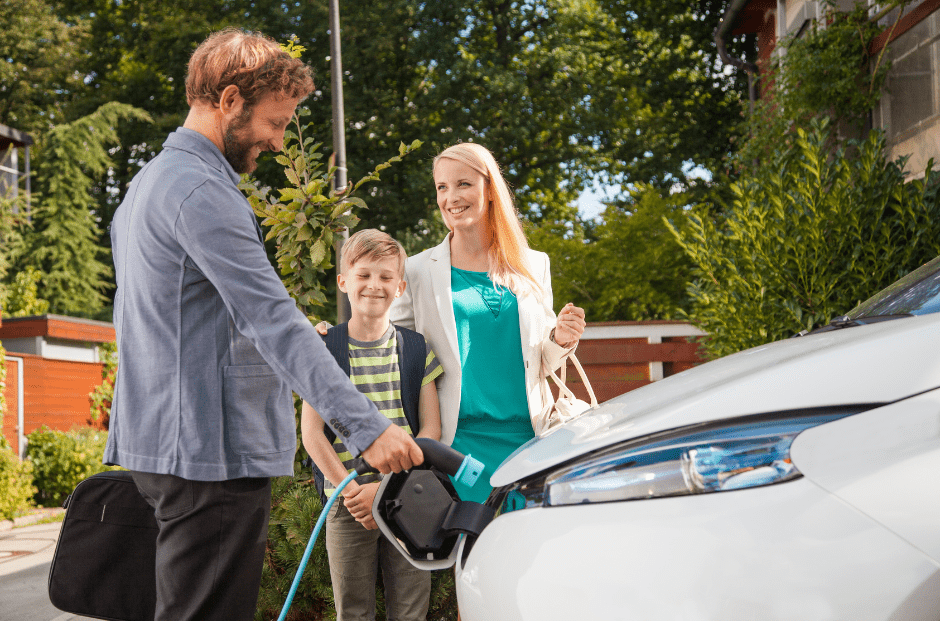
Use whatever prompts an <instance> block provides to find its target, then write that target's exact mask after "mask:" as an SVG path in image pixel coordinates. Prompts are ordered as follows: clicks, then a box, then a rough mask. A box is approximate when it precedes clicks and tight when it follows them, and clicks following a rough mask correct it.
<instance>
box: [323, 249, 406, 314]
mask: <svg viewBox="0 0 940 621" xmlns="http://www.w3.org/2000/svg"><path fill="white" fill-rule="evenodd" d="M336 282H337V284H338V285H339V290H340V291H342V292H344V293H345V294H346V295H348V296H349V306H350V308H351V310H352V314H353V317H355V316H363V317H369V318H372V319H381V318H382V317H388V309H389V308H391V306H392V302H393V301H394V300H395V298H397V297H398V296H400V295H401V294H402V293H404V291H405V281H404V280H402V278H401V275H400V274H399V259H398V257H385V258H382V259H377V258H375V257H370V256H364V257H362V258H361V259H359V260H358V261H356V262H355V263H353V264H352V265H351V266H349V268H347V270H346V272H345V273H340V274H339V275H338V276H337V277H336Z"/></svg>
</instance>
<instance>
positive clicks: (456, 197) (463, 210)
mask: <svg viewBox="0 0 940 621" xmlns="http://www.w3.org/2000/svg"><path fill="white" fill-rule="evenodd" d="M434 186H435V187H436V188H437V206H438V207H440V209H441V215H442V216H443V217H444V224H446V225H447V228H449V229H450V230H452V231H456V230H458V229H462V230H469V229H473V228H476V227H478V226H485V223H486V210H487V208H488V206H489V202H490V201H491V200H492V192H491V191H490V188H489V185H488V184H487V183H486V177H484V176H483V175H481V174H480V173H478V172H477V171H475V170H473V169H472V168H470V167H469V166H467V165H466V164H464V163H462V162H458V161H457V160H452V159H450V158H441V159H440V160H438V161H437V165H436V166H434Z"/></svg>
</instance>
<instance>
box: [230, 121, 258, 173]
mask: <svg viewBox="0 0 940 621" xmlns="http://www.w3.org/2000/svg"><path fill="white" fill-rule="evenodd" d="M249 124H251V108H246V109H244V110H242V111H241V113H240V114H239V115H238V116H236V117H235V118H234V119H233V120H232V124H231V125H229V126H228V128H226V130H225V134H224V135H223V136H222V146H223V147H225V153H224V155H225V159H226V160H228V163H229V164H231V166H232V168H233V169H234V170H235V172H237V173H238V174H240V175H244V174H245V173H250V172H252V171H253V170H254V169H255V168H256V167H257V165H256V162H255V158H253V157H251V149H252V148H253V147H255V146H257V143H254V142H249V141H248V140H244V139H243V138H244V136H243V134H244V133H245V132H244V130H245V129H246V128H247V127H248V125H249Z"/></svg>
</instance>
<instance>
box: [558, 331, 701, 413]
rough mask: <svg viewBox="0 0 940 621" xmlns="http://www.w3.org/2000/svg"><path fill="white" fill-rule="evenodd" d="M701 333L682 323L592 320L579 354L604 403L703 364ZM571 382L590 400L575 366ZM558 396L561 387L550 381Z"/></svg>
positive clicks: (571, 366)
mask: <svg viewBox="0 0 940 621" xmlns="http://www.w3.org/2000/svg"><path fill="white" fill-rule="evenodd" d="M700 334H702V333H701V332H699V331H698V330H696V329H695V328H693V327H692V326H691V325H689V324H687V323H684V322H678V321H639V322H629V321H623V322H605V323H589V324H588V326H587V328H586V330H585V334H584V337H583V338H582V339H581V342H580V344H579V345H578V349H577V352H576V355H577V357H578V361H579V362H581V366H582V367H583V368H584V373H585V375H587V378H588V381H590V382H591V387H592V388H593V389H594V395H595V396H596V397H597V401H598V402H599V403H603V402H604V401H607V400H608V399H612V398H614V397H616V396H619V395H622V394H623V393H625V392H629V391H631V390H635V389H637V388H640V387H641V386H646V385H647V384H650V383H652V382H654V381H657V380H659V379H663V378H665V377H669V376H670V375H675V374H676V373H681V372H682V371H685V370H686V369H690V368H692V367H694V366H696V365H698V364H701V363H702V362H704V361H705V360H704V358H703V357H702V356H701V355H700V352H699V346H698V344H697V343H695V342H694V341H693V339H694V338H695V336H696V335H700ZM566 375H567V380H568V382H567V386H568V388H570V389H571V391H572V392H573V393H574V394H575V396H577V397H578V398H579V399H583V400H584V401H588V393H587V389H586V388H585V386H584V383H583V382H582V381H581V378H580V376H579V375H578V372H577V370H576V369H575V367H574V364H573V363H571V362H569V363H568V366H567V370H566ZM550 385H551V386H552V388H553V391H552V392H553V394H554V395H555V396H556V397H557V390H554V384H551V383H550Z"/></svg>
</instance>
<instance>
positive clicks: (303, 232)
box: [294, 224, 313, 242]
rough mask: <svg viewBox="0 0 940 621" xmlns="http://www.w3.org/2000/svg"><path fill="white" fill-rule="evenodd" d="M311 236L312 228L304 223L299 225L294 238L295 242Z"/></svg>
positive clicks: (305, 239)
mask: <svg viewBox="0 0 940 621" xmlns="http://www.w3.org/2000/svg"><path fill="white" fill-rule="evenodd" d="M311 237H313V229H312V228H310V226H309V225H307V224H305V225H303V226H302V227H300V230H298V231H297V237H295V238H294V240H295V241H297V242H305V241H307V240H308V239H310V238H311Z"/></svg>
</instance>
